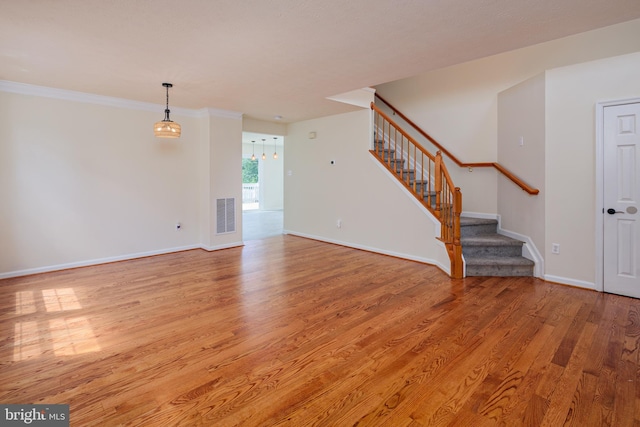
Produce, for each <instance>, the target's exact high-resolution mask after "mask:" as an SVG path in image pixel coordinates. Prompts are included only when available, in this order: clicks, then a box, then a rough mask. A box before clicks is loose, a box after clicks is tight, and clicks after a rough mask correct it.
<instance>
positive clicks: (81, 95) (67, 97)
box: [0, 80, 242, 118]
mask: <svg viewBox="0 0 640 427" xmlns="http://www.w3.org/2000/svg"><path fill="white" fill-rule="evenodd" d="M0 92H8V93H17V94H20V95H32V96H41V97H45V98H54V99H61V100H64V101H73V102H82V103H86V104H95V105H104V106H107V107H115V108H126V109H129V110H138V111H149V112H153V113H157V112H164V109H165V104H154V103H151V102H141V101H133V100H131V99H123V98H115V97H112V96H104V95H95V94H92V93H85V92H76V91H73V90H66V89H57V88H52V87H46V86H37V85H32V84H27V83H18V82H12V81H8V80H0ZM171 114H174V115H179V116H187V117H197V118H201V117H207V116H219V117H228V118H242V113H237V112H235V111H226V110H218V109H215V108H203V109H199V110H194V109H191V108H181V107H171Z"/></svg>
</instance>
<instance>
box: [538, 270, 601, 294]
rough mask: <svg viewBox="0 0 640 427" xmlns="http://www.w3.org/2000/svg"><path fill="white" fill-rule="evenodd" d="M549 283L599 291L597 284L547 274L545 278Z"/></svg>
mask: <svg viewBox="0 0 640 427" xmlns="http://www.w3.org/2000/svg"><path fill="white" fill-rule="evenodd" d="M543 279H544V280H546V281H547V282H554V283H560V284H562V285H569V286H575V287H578V288H584V289H591V290H594V291H597V289H596V284H595V283H592V282H585V281H584V280H576V279H570V278H568V277H560V276H552V275H550V274H545V275H544V277H543Z"/></svg>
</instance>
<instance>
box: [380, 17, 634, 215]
mask: <svg viewBox="0 0 640 427" xmlns="http://www.w3.org/2000/svg"><path fill="white" fill-rule="evenodd" d="M636 51H640V20H634V21H629V22H626V23H623V24H619V25H614V26H610V27H606V28H602V29H599V30H595V31H590V32H586V33H582V34H577V35H574V36H570V37H565V38H562V39H558V40H554V41H551V42H547V43H542V44H538V45H535V46H531V47H527V48H524V49H518V50H514V51H511V52H506V53H503V54H499V55H494V56H490V57H487V58H483V59H479V60H476V61H471V62H468V63H464V64H460V65H455V66H452V67H447V68H443V69H438V70H434V71H431V72H428V73H425V74H422V75H419V76H416V77H412V78H408V79H403V80H399V81H396V82H391V83H386V84H382V85H378V86H376V89H377V91H378V93H380V94H381V95H382V96H383V97H384V98H385V99H387V100H388V101H389V102H391V103H392V104H394V105H395V106H396V107H397V108H399V109H400V110H401V111H402V112H403V113H404V114H406V115H407V116H409V118H411V119H412V120H413V121H414V122H416V123H417V124H418V125H419V126H421V127H422V128H423V129H424V130H425V131H427V132H428V133H429V134H431V135H432V136H433V137H435V138H436V139H437V140H438V141H439V142H440V143H442V144H443V145H444V146H445V147H447V148H448V149H449V150H450V151H452V152H453V153H454V154H455V155H456V156H458V158H460V159H461V160H462V161H464V162H494V161H496V160H497V156H498V151H497V138H498V127H497V123H498V93H500V92H502V91H504V90H506V89H508V88H510V87H512V86H515V85H517V84H519V83H521V82H523V81H525V80H528V79H529V78H531V77H534V76H536V75H538V74H540V73H542V72H544V71H545V70H547V69H551V68H556V67H562V66H566V65H571V64H576V63H580V62H585V61H591V60H595V59H600V58H606V57H612V56H616V55H623V54H627V53H631V52H636ZM479 172H480V170H479V169H476V170H475V171H474V172H472V173H469V172H468V171H466V170H460V169H458V170H455V168H452V170H451V174H452V176H453V178H454V180H455V182H456V185H459V186H460V187H461V188H462V192H463V198H464V202H463V203H464V206H463V209H464V210H465V211H467V212H481V213H482V212H484V213H494V214H495V213H497V209H498V208H497V185H496V174H495V173H494V172H489V171H484V172H482V173H479ZM514 172H515V173H516V174H518V173H519V171H514ZM480 194H481V196H480Z"/></svg>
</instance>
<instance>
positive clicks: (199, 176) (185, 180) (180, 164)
mask: <svg viewBox="0 0 640 427" xmlns="http://www.w3.org/2000/svg"><path fill="white" fill-rule="evenodd" d="M41 89H42V91H43V92H44V93H45V94H46V95H44V96H37V95H33V94H24V93H16V92H7V91H0V111H2V114H1V115H0V205H1V207H2V208H1V209H0V277H7V276H11V275H19V274H26V273H33V272H38V271H47V270H53V269H59V268H65V267H73V266H78V265H85V264H93V263H98V262H107V261H113V260H118V259H126V258H131V257H136V256H144V255H152V254H155V253H164V252H170V251H175V250H182V249H188V248H193V247H206V248H209V249H215V248H217V247H224V246H229V245H231V244H241V242H242V239H241V237H240V236H241V235H242V233H241V231H242V230H241V228H240V227H239V229H238V232H237V233H235V234H234V235H225V236H223V237H221V236H216V235H215V230H214V228H213V227H212V225H211V224H215V217H214V216H213V214H215V210H212V209H211V203H213V202H212V200H213V198H215V197H219V196H222V197H236V198H238V199H241V193H240V191H241V190H240V188H241V186H240V181H241V174H240V166H239V164H234V163H233V162H229V161H228V159H229V157H230V156H235V157H236V158H239V157H240V151H239V150H240V143H239V142H240V141H241V133H242V119H241V117H240V116H239V115H238V116H236V117H217V116H211V115H210V114H206V113H202V112H195V111H191V112H189V111H186V112H185V113H184V114H181V113H180V109H176V110H177V111H172V116H171V118H172V119H173V120H175V121H177V122H179V123H180V124H181V125H182V136H181V138H180V139H177V140H172V139H160V138H155V137H154V135H153V130H152V129H153V123H155V122H156V121H158V120H160V119H161V118H162V106H160V107H158V110H157V111H155V110H154V111H152V108H149V106H148V105H144V106H143V107H142V108H140V104H139V103H131V106H129V105H125V106H121V105H115V106H114V105H110V103H112V100H111V99H108V100H107V101H108V102H101V101H98V102H97V103H96V102H95V101H96V99H103V98H101V97H95V96H92V95H87V96H86V98H87V99H88V101H86V102H85V101H82V100H77V99H81V98H83V97H84V95H82V94H73V96H72V98H73V99H76V100H68V99H60V98H56V97H50V96H49V95H50V93H51V90H49V89H46V88H41ZM39 91H40V89H35V90H33V88H31V89H30V92H39ZM54 92H56V94H59V93H58V92H60V93H62V92H63V91H54ZM63 95H64V94H63ZM56 96H57V95H56ZM63 98H64V96H63ZM104 99H106V98H104ZM127 103H128V101H124V100H116V104H127ZM151 107H153V106H151ZM234 140H236V141H237V142H238V143H236V144H229V142H230V141H234ZM233 147H236V148H235V149H234V148H233ZM234 150H237V152H236V151H234ZM238 163H239V162H238ZM177 222H180V223H181V224H182V229H181V230H180V231H176V229H175V224H176V223H177ZM238 224H239V225H240V224H241V221H240V220H239V219H238Z"/></svg>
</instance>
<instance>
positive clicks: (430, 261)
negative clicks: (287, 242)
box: [284, 230, 451, 275]
mask: <svg viewBox="0 0 640 427" xmlns="http://www.w3.org/2000/svg"><path fill="white" fill-rule="evenodd" d="M284 234H290V235H292V236H298V237H304V238H307V239H312V240H318V241H320V242H326V243H332V244H334V245H340V246H346V247H348V248H354V249H360V250H363V251H367V252H373V253H377V254H381V255H389V256H392V257H395V258H401V259H406V260H410V261H417V262H421V263H424V264H430V265H433V266H436V267H438V268H439V269H440V270H442V271H444V272H445V273H447V275H450V274H451V266H450V265H443V264H441V263H440V262H438V261H436V260H434V259H430V258H423V257H417V256H414V255H409V254H403V253H400V252H394V251H387V250H384V249H380V248H374V247H371V246H365V245H357V244H353V243H349V242H343V241H340V240H333V239H327V238H326V237H321V236H314V235H312V234H305V233H298V232H295V231H290V230H284ZM436 243H437V244H439V245H442V247H443V248H444V244H443V243H441V242H439V241H436ZM445 251H446V249H445Z"/></svg>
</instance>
